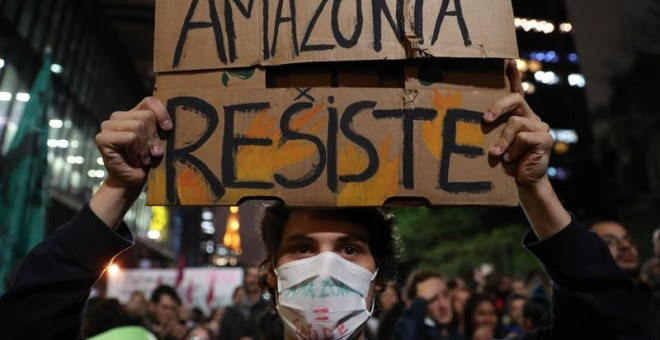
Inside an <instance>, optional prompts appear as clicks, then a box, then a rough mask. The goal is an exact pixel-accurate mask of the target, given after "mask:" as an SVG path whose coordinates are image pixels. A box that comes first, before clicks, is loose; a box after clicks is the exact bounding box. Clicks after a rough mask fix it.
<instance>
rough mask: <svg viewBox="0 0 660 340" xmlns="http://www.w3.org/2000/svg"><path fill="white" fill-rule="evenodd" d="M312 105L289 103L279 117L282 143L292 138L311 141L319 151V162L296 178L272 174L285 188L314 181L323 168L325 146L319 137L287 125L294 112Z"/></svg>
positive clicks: (302, 185) (305, 184)
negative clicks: (292, 128)
mask: <svg viewBox="0 0 660 340" xmlns="http://www.w3.org/2000/svg"><path fill="white" fill-rule="evenodd" d="M312 107H313V104H312V103H309V102H299V103H293V104H291V106H289V107H288V108H287V109H286V111H284V113H283V114H282V117H281V118H280V131H281V132H282V141H281V143H282V144H284V143H286V142H287V141H292V140H306V141H309V142H312V143H313V144H314V145H315V146H316V148H317V150H318V153H319V163H318V164H315V165H314V166H313V167H312V169H311V170H310V171H309V172H307V173H306V174H304V175H303V176H301V177H300V178H298V179H288V178H286V177H285V176H284V175H281V174H274V175H273V177H274V178H275V182H277V184H279V185H281V186H282V187H284V188H287V189H297V188H303V187H306V186H308V185H310V184H312V183H314V181H316V180H317V179H318V178H319V176H321V174H322V173H323V169H325V164H326V150H325V146H323V142H322V141H321V139H319V138H318V137H317V136H312V135H308V134H304V133H300V132H298V131H294V130H291V128H290V127H289V122H290V121H291V118H293V116H294V115H295V114H297V113H298V112H301V111H303V110H309V109H311V108H312Z"/></svg>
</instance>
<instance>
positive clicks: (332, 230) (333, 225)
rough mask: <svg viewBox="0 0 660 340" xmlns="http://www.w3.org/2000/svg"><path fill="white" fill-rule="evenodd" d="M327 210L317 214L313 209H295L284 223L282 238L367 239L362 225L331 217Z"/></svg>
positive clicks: (367, 236)
mask: <svg viewBox="0 0 660 340" xmlns="http://www.w3.org/2000/svg"><path fill="white" fill-rule="evenodd" d="M327 214H328V212H324V214H322V215H319V214H315V213H314V211H312V210H310V211H295V212H293V213H291V216H290V217H289V220H288V221H287V222H286V224H285V225H284V230H283V231H282V240H283V241H285V240H286V239H287V237H289V236H291V235H305V236H308V237H312V238H314V237H315V236H336V237H342V236H351V237H356V238H359V239H363V240H367V239H368V238H369V235H368V233H367V230H366V228H365V227H364V226H362V225H360V224H358V223H355V222H351V221H348V220H343V219H338V218H332V216H331V215H327Z"/></svg>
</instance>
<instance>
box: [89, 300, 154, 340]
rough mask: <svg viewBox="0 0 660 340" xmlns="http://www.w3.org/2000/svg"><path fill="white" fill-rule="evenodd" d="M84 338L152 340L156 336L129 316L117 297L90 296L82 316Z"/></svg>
mask: <svg viewBox="0 0 660 340" xmlns="http://www.w3.org/2000/svg"><path fill="white" fill-rule="evenodd" d="M82 335H83V337H85V338H86V339H92V340H103V339H126V340H153V339H155V338H156V337H155V336H154V335H153V334H152V333H151V332H149V331H148V330H147V329H146V328H144V327H143V326H142V325H140V324H139V323H136V321H135V320H134V319H133V318H131V317H130V316H129V315H128V313H127V312H126V310H125V309H124V308H123V307H122V306H121V304H120V303H119V301H117V299H103V298H92V299H89V301H88V302H87V308H86V309H85V313H84V316H83V323H82Z"/></svg>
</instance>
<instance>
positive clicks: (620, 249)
mask: <svg viewBox="0 0 660 340" xmlns="http://www.w3.org/2000/svg"><path fill="white" fill-rule="evenodd" d="M591 230H592V231H593V232H595V233H596V234H598V236H600V238H601V239H603V241H605V244H607V247H608V248H609V249H610V254H612V258H614V261H615V262H616V264H617V265H618V266H619V268H621V269H622V270H623V271H625V272H626V273H628V274H630V275H633V276H635V275H637V273H638V272H639V266H640V263H639V254H638V252H637V246H636V245H635V244H634V243H633V241H632V239H631V238H630V235H628V232H627V231H626V229H625V228H624V227H623V226H622V225H621V224H619V223H616V222H610V221H606V222H600V223H597V224H595V225H593V226H592V227H591Z"/></svg>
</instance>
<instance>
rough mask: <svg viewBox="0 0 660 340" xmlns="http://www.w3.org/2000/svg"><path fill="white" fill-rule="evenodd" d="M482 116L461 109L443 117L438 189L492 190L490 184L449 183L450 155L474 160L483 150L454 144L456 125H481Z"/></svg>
mask: <svg viewBox="0 0 660 340" xmlns="http://www.w3.org/2000/svg"><path fill="white" fill-rule="evenodd" d="M482 118H483V114H482V113H481V112H476V111H469V110H463V109H449V110H447V114H446V115H445V119H444V121H443V128H442V155H441V157H442V158H441V159H440V171H439V178H438V183H439V187H440V189H442V190H444V191H447V192H452V193H461V192H471V193H476V192H487V191H491V190H492V189H493V183H492V182H450V181H449V164H450V157H451V155H452V154H454V153H457V154H461V155H463V156H466V157H470V158H474V157H478V156H482V155H484V149H482V148H480V147H477V146H471V145H459V144H456V123H457V122H458V121H463V122H467V123H472V124H481V120H482Z"/></svg>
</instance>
